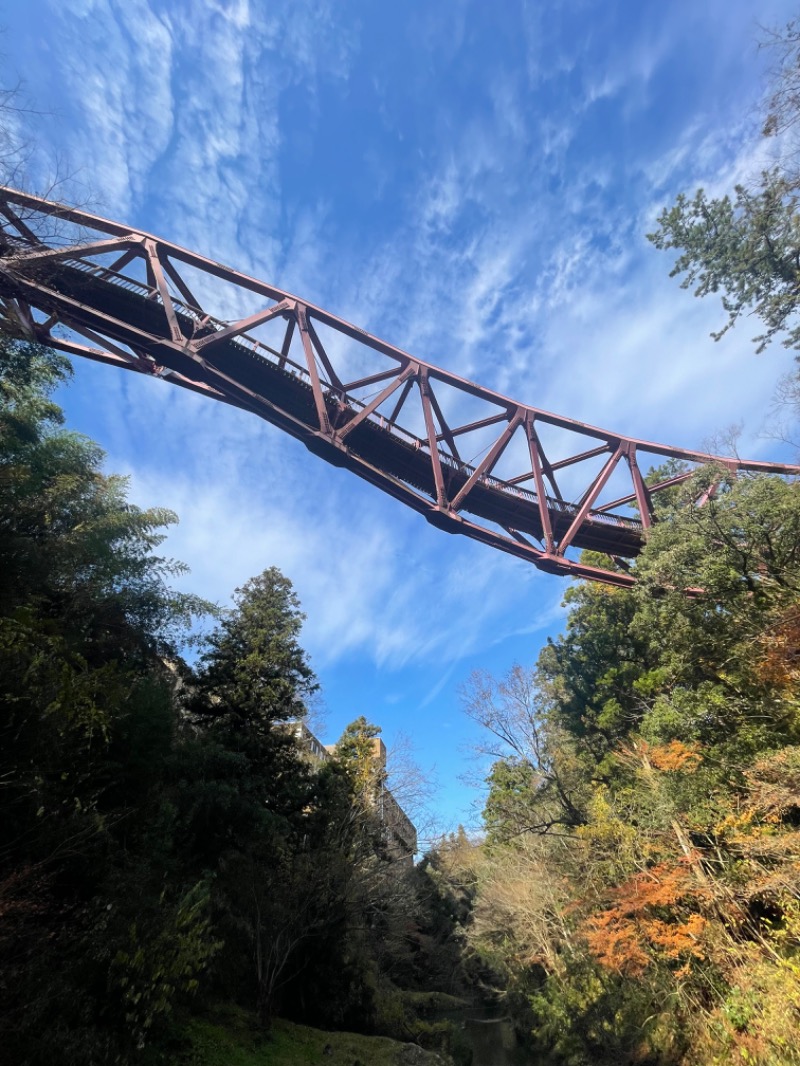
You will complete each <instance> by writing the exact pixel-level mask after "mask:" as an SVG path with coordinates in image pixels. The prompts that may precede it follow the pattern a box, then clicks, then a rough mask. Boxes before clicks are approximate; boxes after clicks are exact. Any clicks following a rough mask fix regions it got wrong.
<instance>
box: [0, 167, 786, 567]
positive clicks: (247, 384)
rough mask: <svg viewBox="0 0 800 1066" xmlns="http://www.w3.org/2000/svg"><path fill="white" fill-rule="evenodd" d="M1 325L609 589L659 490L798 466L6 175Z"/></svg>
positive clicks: (1, 200) (649, 519)
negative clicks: (586, 402)
mask: <svg viewBox="0 0 800 1066" xmlns="http://www.w3.org/2000/svg"><path fill="white" fill-rule="evenodd" d="M0 325H1V326H2V328H3V329H5V330H6V331H7V332H10V333H11V334H12V335H15V336H17V337H23V338H27V339H29V340H35V341H38V342H40V343H42V344H46V345H50V346H52V347H54V348H58V349H60V350H62V351H65V352H69V353H71V354H73V355H80V356H84V357H85V358H88V359H93V360H97V361H98V362H101V363H108V364H110V365H111V366H115V367H120V368H122V369H124V370H133V371H136V372H137V373H140V374H148V375H153V376H156V377H159V378H161V379H163V380H164V381H167V382H169V383H170V384H172V385H180V386H181V387H183V388H186V389H191V390H193V391H194V392H198V393H200V394H201V395H203V396H207V397H208V398H209V399H213V400H220V401H221V402H223V403H227V404H232V405H233V406H234V407H239V408H241V409H242V410H245V411H250V412H252V413H253V414H256V415H259V416H260V417H261V418H263V419H266V421H267V422H271V423H272V424H273V425H275V426H278V427H279V428H280V429H282V430H284V431H286V432H287V433H290V434H291V435H292V436H293V437H296V438H297V439H298V440H301V441H302V442H303V443H304V444H305V445H306V447H307V448H309V449H310V450H311V451H312V452H314V453H315V454H316V455H319V456H321V457H322V458H323V459H326V460H327V461H328V462H329V463H333V464H334V465H336V466H342V467H347V468H348V469H349V470H352V471H353V472H354V473H356V474H358V475H359V477H362V478H364V479H365V480H366V481H368V482H370V483H371V484H373V485H375V486H377V487H378V488H380V489H382V490H383V491H384V492H388V493H389V495H391V496H393V497H394V498H395V499H397V500H399V501H400V502H401V503H404V504H406V505H407V506H409V507H412V508H413V509H414V510H415V511H418V512H419V513H420V514H422V515H424V516H425V518H426V519H427V520H428V521H429V522H431V523H432V524H433V525H434V526H437V527H438V528H440V529H443V530H446V531H447V532H450V533H463V534H466V535H467V536H469V537H472V538H473V539H475V540H479V541H482V542H483V543H484V544H489V545H491V546H492V547H494V548H499V549H500V550H502V551H505V552H509V553H510V554H512V555H515V556H519V557H520V558H522V559H527V560H528V561H529V562H532V563H533V564H534V565H535V566H538V567H539V568H540V569H542V570H546V571H548V572H550V573H555V574H566V575H572V576H576V577H581V578H587V579H590V580H594V581H602V582H606V583H608V584H611V585H618V586H628V585H632V584H633V583H634V581H635V576H634V572H633V571H632V570H631V567H630V560H632V559H633V558H634V557H635V556H636V555H637V554H638V552H639V551H640V549H641V547H642V544H643V540H644V535H645V531H646V530H647V529H648V527H649V526H650V525H651V524H652V523H653V521H654V520H655V512H654V498H655V497H657V494H658V493H659V492H664V491H665V490H667V489H669V488H672V487H673V486H675V485H676V484H678V483H679V482H680V481H682V480H685V479H686V478H688V477H690V476H691V469H693V468H694V467H696V466H697V464H702V463H708V462H714V463H718V464H721V465H722V466H723V467H725V468H727V469H728V470H729V471H731V472H733V471H736V470H747V471H762V472H765V473H777V474H798V473H800V468H798V467H789V466H784V465H779V464H776V463H764V462H743V461H740V460H739V459H733V458H726V457H719V456H711V455H707V454H704V453H702V452H695V451H687V450H685V449H682V448H673V447H667V446H664V445H661V444H653V443H651V442H648V441H643V440H637V439H635V438H633V437H626V436H623V435H622V434H619V433H612V432H608V431H606V430H603V429H597V428H595V427H594V426H589V425H585V424H584V423H582V422H576V421H574V420H573V419H570V418H565V417H563V416H560V415H554V414H550V413H548V412H547V411H543V410H540V409H539V408H537V407H532V406H531V405H530V404H526V403H520V402H518V401H517V400H512V399H509V398H508V397H507V396H502V395H500V394H499V393H497V392H493V391H492V390H491V389H488V388H484V387H482V386H480V385H477V384H475V383H473V382H471V381H467V380H465V379H464V378H461V377H458V376H457V375H456V374H453V373H450V372H449V371H447V370H443V369H440V368H438V367H436V366H433V365H432V364H430V363H426V362H424V361H423V360H421V359H417V358H416V357H414V356H412V355H409V354H408V353H407V352H404V351H401V350H400V349H399V348H395V347H394V346H393V345H391V344H387V343H386V342H385V341H382V340H379V339H378V338H377V337H373V336H372V335H370V334H369V333H366V332H365V331H364V330H362V329H359V328H358V327H357V326H353V325H350V324H349V323H348V322H345V321H343V320H342V319H339V318H337V317H336V316H335V315H332V314H330V313H329V312H328V311H325V310H323V309H322V308H320V307H315V306H313V305H312V304H309V303H307V302H306V301H304V300H302V299H300V298H299V297H296V296H292V295H291V294H290V293H288V292H284V291H283V290H282V289H278V288H275V286H273V285H268V284H267V283H266V282H263V281H259V280H258V279H256V278H252V277H248V276H247V275H245V274H241V273H239V272H238V271H236V270H232V269H231V268H230V267H226V266H223V265H222V264H220V263H216V262H213V261H212V260H210V259H206V258H204V257H203V256H201V255H197V254H196V253H194V252H191V251H187V250H186V249H185V248H181V247H179V246H178V245H175V244H171V243H169V242H168V241H164V240H161V239H160V238H158V237H154V236H152V235H151V234H149V233H144V232H142V231H140V230H134V229H132V228H131V227H130V226H125V225H121V224H119V223H117V222H111V221H109V220H107V219H104V218H99V217H97V216H95V215H91V214H88V213H87V212H85V211H82V210H79V209H77V208H73V207H69V206H66V205H64V204H59V203H55V202H51V201H48V200H44V199H40V198H38V197H34V196H31V195H28V194H25V193H22V192H19V191H17V190H14V189H10V188H4V187H2V186H0ZM670 459H672V460H678V461H679V463H681V464H688V466H686V467H684V466H681V468H680V472H678V473H675V474H674V476H672V477H667V478H665V479H664V480H661V481H660V482H658V483H656V484H647V483H646V482H645V478H644V476H643V472H642V471H643V468H644V469H646V468H649V467H650V466H652V465H656V466H663V464H664V463H665V461H667V460H670ZM645 464H646V466H645ZM581 549H591V550H592V551H596V552H601V553H603V554H605V555H607V556H610V557H611V559H612V560H613V561H614V563H616V565H617V567H618V568H619V569H611V568H608V569H605V568H603V567H602V566H592V565H587V564H586V563H585V562H581V561H580V559H578V558H577V555H578V553H579V552H580V550H581Z"/></svg>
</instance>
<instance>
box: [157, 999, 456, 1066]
mask: <svg viewBox="0 0 800 1066" xmlns="http://www.w3.org/2000/svg"><path fill="white" fill-rule="evenodd" d="M162 1056H164V1053H163V1052H162ZM446 1061H447V1060H445V1059H444V1058H443V1057H442V1056H441V1055H435V1054H433V1053H432V1052H429V1051H424V1050H423V1049H422V1048H420V1047H417V1046H416V1045H414V1044H402V1043H400V1042H399V1041H397V1040H390V1039H389V1038H388V1037H383V1036H362V1035H360V1034H358V1033H331V1032H326V1031H324V1030H321V1029H311V1028H309V1027H308V1026H305V1025H296V1024H295V1023H294V1022H289V1021H283V1020H282V1019H276V1020H275V1022H274V1023H273V1026H272V1028H271V1029H270V1031H269V1032H267V1033H265V1032H262V1031H260V1030H259V1029H258V1028H257V1027H256V1025H255V1022H254V1019H253V1017H252V1015H250V1014H248V1013H247V1012H246V1011H242V1010H238V1009H235V1008H226V1009H225V1010H224V1011H216V1012H215V1013H214V1014H213V1016H210V1017H206V1018H193V1019H191V1020H190V1021H189V1022H187V1024H186V1025H185V1026H184V1027H182V1028H181V1030H180V1033H179V1034H176V1036H175V1038H174V1042H173V1046H172V1047H171V1048H170V1049H169V1051H168V1052H166V1055H165V1057H160V1056H154V1057H153V1058H152V1066H161V1064H163V1063H167V1062H169V1063H170V1064H171V1066H306V1064H308V1066H310V1064H312V1063H313V1064H314V1066H318V1064H320V1063H322V1064H324V1066H354V1064H359V1066H444V1063H445V1062H446Z"/></svg>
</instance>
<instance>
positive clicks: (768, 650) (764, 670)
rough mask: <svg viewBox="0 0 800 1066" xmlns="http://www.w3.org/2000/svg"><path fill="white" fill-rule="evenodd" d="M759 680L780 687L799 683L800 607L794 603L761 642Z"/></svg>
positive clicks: (758, 668)
mask: <svg viewBox="0 0 800 1066" xmlns="http://www.w3.org/2000/svg"><path fill="white" fill-rule="evenodd" d="M759 645H760V650H761V654H760V655H759V657H758V659H757V661H756V673H757V675H758V677H759V678H760V679H761V680H762V681H765V682H767V683H768V684H771V685H775V686H776V687H778V688H794V687H796V686H797V684H798V682H800V606H798V605H797V604H793V605H792V606H791V607H790V608H789V609H788V610H786V611H784V613H783V615H782V616H781V617H780V618H779V620H778V622H777V623H776V624H775V625H774V626H773V627H771V629H770V630H769V632H767V633H765V634H764V635H763V636H762V637H761V639H760V640H759Z"/></svg>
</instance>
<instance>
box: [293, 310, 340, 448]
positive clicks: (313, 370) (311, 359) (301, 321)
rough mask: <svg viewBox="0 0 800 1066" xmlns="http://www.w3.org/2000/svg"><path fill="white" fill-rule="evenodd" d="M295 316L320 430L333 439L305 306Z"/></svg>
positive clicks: (296, 311)
mask: <svg viewBox="0 0 800 1066" xmlns="http://www.w3.org/2000/svg"><path fill="white" fill-rule="evenodd" d="M295 314H296V315H297V326H298V328H299V330H300V338H301V340H302V342H303V351H304V352H305V355H306V365H307V366H308V373H309V375H310V376H311V389H312V392H313V393H314V405H315V406H316V408H317V418H318V419H319V428H320V430H321V431H322V432H323V433H324V434H325V436H326V437H331V436H332V435H333V433H332V430H331V420H330V418H329V417H328V408H327V405H326V404H325V396H324V395H323V392H322V385H321V383H320V380H319V371H318V370H317V360H316V358H315V356H314V346H313V345H312V343H311V338H310V337H309V335H308V319H307V317H306V308H305V304H301V303H298V304H297V306H296V308H295Z"/></svg>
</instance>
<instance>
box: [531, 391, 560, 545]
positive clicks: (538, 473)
mask: <svg viewBox="0 0 800 1066" xmlns="http://www.w3.org/2000/svg"><path fill="white" fill-rule="evenodd" d="M534 421H535V419H534V415H533V414H532V413H531V412H530V411H529V412H528V413H527V415H526V416H525V436H526V437H527V439H528V453H529V454H530V457H531V470H532V471H533V480H534V484H535V485H536V500H537V503H538V505H539V519H540V521H541V523H542V535H543V536H544V546H545V551H546V552H547V554H548V555H552V554H553V553H554V552H555V542H554V541H553V525H552V523H551V521H550V508H549V507H548V506H547V492H546V490H545V485H544V477H543V475H542V458H541V451H540V449H541V445H540V444H539V437H538V435H537V433H536V428H535V426H534Z"/></svg>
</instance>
